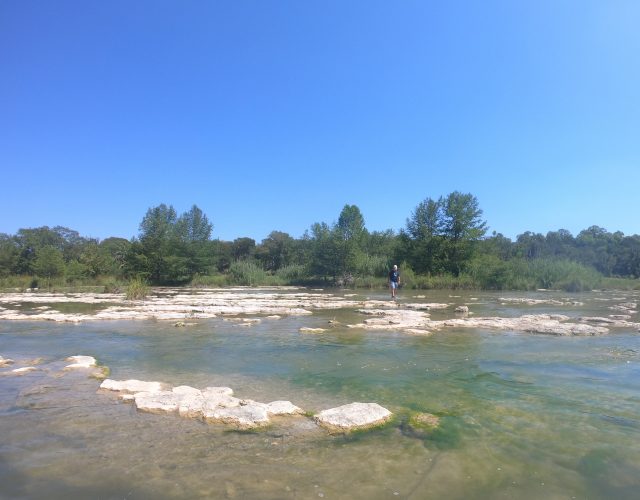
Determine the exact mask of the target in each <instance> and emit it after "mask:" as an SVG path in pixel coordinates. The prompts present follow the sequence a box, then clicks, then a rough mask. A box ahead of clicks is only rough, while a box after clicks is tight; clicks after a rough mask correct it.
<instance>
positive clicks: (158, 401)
mask: <svg viewBox="0 0 640 500" xmlns="http://www.w3.org/2000/svg"><path fill="white" fill-rule="evenodd" d="M133 397H134V400H135V403H136V408H137V409H138V410H141V411H146V412H149V413H177V412H178V406H179V405H180V401H181V400H182V395H181V394H176V393H175V392H173V391H156V392H136V393H135V394H134V395H133Z"/></svg>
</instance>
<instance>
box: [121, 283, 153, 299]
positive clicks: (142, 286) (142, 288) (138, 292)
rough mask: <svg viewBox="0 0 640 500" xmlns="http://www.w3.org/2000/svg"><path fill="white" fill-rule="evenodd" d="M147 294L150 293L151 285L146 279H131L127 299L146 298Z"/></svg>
mask: <svg viewBox="0 0 640 500" xmlns="http://www.w3.org/2000/svg"><path fill="white" fill-rule="evenodd" d="M147 295H149V285H147V282H146V281H145V280H144V279H142V278H139V277H136V278H133V279H132V280H131V281H129V285H128V286H127V291H126V292H125V297H126V299H127V300H144V299H145V298H146V297H147Z"/></svg>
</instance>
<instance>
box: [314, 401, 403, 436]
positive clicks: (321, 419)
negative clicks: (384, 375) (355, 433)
mask: <svg viewBox="0 0 640 500" xmlns="http://www.w3.org/2000/svg"><path fill="white" fill-rule="evenodd" d="M392 415H393V414H392V413H391V412H390V411H389V410H387V409H386V408H383V407H382V406H380V405H379V404H377V403H351V404H347V405H343V406H339V407H337V408H331V409H329V410H324V411H321V412H320V413H318V414H317V415H315V417H314V418H315V419H316V422H318V423H319V424H320V425H322V426H323V427H326V428H328V429H330V430H334V431H348V430H353V429H366V428H368V427H374V426H377V425H380V424H383V423H385V422H386V421H387V420H389V419H390V418H391V417H392Z"/></svg>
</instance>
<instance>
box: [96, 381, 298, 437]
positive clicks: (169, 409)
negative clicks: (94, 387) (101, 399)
mask: <svg viewBox="0 0 640 500" xmlns="http://www.w3.org/2000/svg"><path fill="white" fill-rule="evenodd" d="M100 387H101V388H102V389H109V390H114V391H120V392H125V393H129V394H125V397H124V398H123V399H125V400H132V401H133V402H134V403H135V405H136V408H137V409H138V410H140V411H145V412H149V413H174V414H178V415H180V416H182V417H187V418H198V419H202V420H204V421H206V422H214V423H223V424H230V425H233V426H235V427H236V428H238V429H253V428H256V427H263V426H265V425H268V424H269V422H270V417H272V416H278V415H299V414H302V413H303V411H302V409H300V408H298V407H297V406H295V405H294V404H292V403H291V402H289V401H273V402H271V403H260V402H257V401H253V400H251V399H240V398H236V397H234V396H233V390H232V389H231V388H229V387H207V388H205V389H203V390H199V389H196V388H194V387H189V386H185V385H183V386H178V387H174V388H171V389H167V388H166V387H167V386H166V385H164V384H161V383H160V382H143V381H140V380H125V381H117V380H111V379H107V380H105V381H104V382H103V383H102V385H101V386H100ZM130 393H133V394H130Z"/></svg>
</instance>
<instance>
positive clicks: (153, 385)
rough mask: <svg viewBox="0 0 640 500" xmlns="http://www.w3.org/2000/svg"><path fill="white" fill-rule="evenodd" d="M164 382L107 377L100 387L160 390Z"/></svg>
mask: <svg viewBox="0 0 640 500" xmlns="http://www.w3.org/2000/svg"><path fill="white" fill-rule="evenodd" d="M163 388H164V384H162V383H160V382H145V381H143V380H135V379H131V380H112V379H109V378H108V379H106V380H104V381H103V382H102V384H100V389H107V390H110V391H122V392H159V391H161V390H163Z"/></svg>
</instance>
